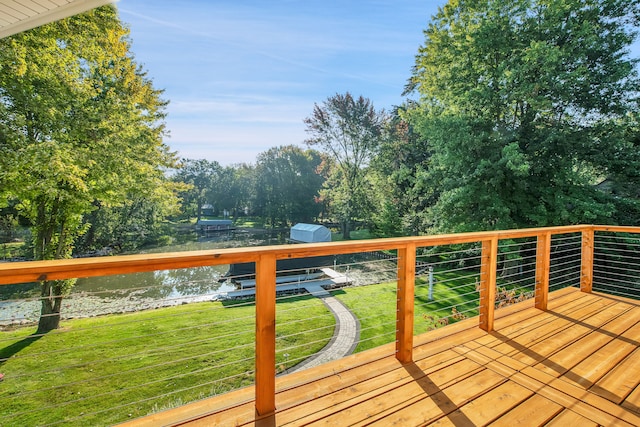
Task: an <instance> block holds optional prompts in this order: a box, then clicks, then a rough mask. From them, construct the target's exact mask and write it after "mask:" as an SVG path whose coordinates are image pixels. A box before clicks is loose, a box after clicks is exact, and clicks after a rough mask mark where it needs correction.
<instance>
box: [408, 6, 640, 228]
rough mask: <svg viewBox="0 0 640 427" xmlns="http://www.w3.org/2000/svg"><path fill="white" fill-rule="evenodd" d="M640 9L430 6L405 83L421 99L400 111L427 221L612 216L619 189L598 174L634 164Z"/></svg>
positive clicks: (446, 224) (459, 224)
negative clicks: (633, 48) (425, 196)
mask: <svg viewBox="0 0 640 427" xmlns="http://www.w3.org/2000/svg"><path fill="white" fill-rule="evenodd" d="M639 15H640V12H639V9H638V2H637V1H635V0H626V1H618V0H608V1H602V2H590V1H583V0H563V1H544V0H517V1H514V2H506V1H503V0H484V1H480V2H457V1H450V2H449V3H448V4H447V5H445V6H444V7H442V8H441V9H440V10H439V12H438V14H437V15H436V16H434V17H433V19H432V21H431V23H430V24H429V27H428V28H427V30H426V32H425V43H424V45H423V46H422V47H421V48H420V50H419V53H418V55H417V57H416V65H415V68H414V72H413V76H412V77H411V80H410V82H409V85H408V88H407V89H408V91H409V92H412V91H413V92H417V93H419V94H420V101H419V103H418V104H416V105H411V106H410V108H407V109H406V111H401V112H400V116H401V117H402V118H403V119H405V120H407V121H408V122H409V124H410V126H411V128H412V129H414V130H415V131H416V132H418V133H419V134H420V135H421V137H422V138H423V140H424V141H426V143H427V144H428V149H429V152H430V153H431V156H430V157H429V159H428V160H423V161H420V160H418V161H419V162H420V163H419V164H417V165H416V166H415V167H414V171H412V173H411V174H410V176H411V179H415V182H413V183H411V187H412V188H414V189H417V188H420V187H422V188H430V189H432V188H437V191H436V192H433V195H434V196H435V200H433V201H432V203H431V204H430V207H429V211H428V214H429V217H430V218H429V219H430V223H431V224H430V225H431V226H432V227H433V228H434V229H435V230H437V231H445V230H446V231H469V230H484V229H498V228H511V227H523V226H545V225H555V224H569V223H581V222H589V223H590V222H601V223H608V222H611V218H612V217H613V218H616V219H617V218H619V217H620V215H619V213H620V212H618V211H617V210H616V207H619V206H620V203H619V202H618V200H619V199H616V198H614V197H610V195H609V194H607V193H606V192H603V191H601V190H600V189H598V188H597V187H596V184H598V183H599V182H601V181H603V180H604V179H605V178H607V177H609V176H610V175H612V174H613V173H617V172H615V171H621V170H623V169H629V168H633V166H634V165H637V161H638V154H637V153H638V150H637V146H635V147H633V143H631V142H630V141H632V140H633V138H634V136H633V135H635V132H634V131H632V132H629V130H630V129H637V120H636V113H637V107H638V105H637V98H636V88H637V87H638V83H640V81H639V79H638V75H637V72H636V69H635V64H636V62H637V61H636V60H631V59H629V58H628V56H627V55H626V51H627V49H628V47H629V45H630V43H631V42H632V41H633V40H634V39H635V31H634V30H633V25H634V24H635V23H637V19H638V16H639ZM623 165H624V166H623ZM634 179H635V182H638V181H637V177H635V178H634ZM635 197H636V198H637V195H636V196H635ZM627 220H628V218H627ZM622 221H623V222H624V221H625V220H624V219H623V220H622Z"/></svg>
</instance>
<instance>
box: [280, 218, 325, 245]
mask: <svg viewBox="0 0 640 427" xmlns="http://www.w3.org/2000/svg"><path fill="white" fill-rule="evenodd" d="M290 239H291V240H294V241H296V242H304V243H314V242H330V241H331V231H330V230H329V229H328V228H327V227H325V226H323V225H318V224H305V223H303V222H300V223H298V224H296V225H294V226H293V227H291V232H290Z"/></svg>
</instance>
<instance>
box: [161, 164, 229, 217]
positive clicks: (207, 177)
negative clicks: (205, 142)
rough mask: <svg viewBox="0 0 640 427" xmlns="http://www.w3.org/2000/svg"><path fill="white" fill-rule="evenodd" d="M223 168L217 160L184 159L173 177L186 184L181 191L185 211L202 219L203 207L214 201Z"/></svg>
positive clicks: (176, 180)
mask: <svg viewBox="0 0 640 427" xmlns="http://www.w3.org/2000/svg"><path fill="white" fill-rule="evenodd" d="M222 170H223V169H222V166H220V164H219V163H218V162H216V161H209V160H205V159H197V160H193V159H184V160H183V162H182V165H181V167H180V169H178V172H177V173H176V174H175V176H174V177H173V180H174V181H175V182H179V183H182V184H186V185H184V187H183V189H182V191H181V192H180V197H181V199H182V210H183V212H189V213H192V214H193V215H192V216H195V217H196V218H197V220H200V218H201V217H202V207H203V206H204V205H206V204H207V203H212V202H213V199H214V192H215V191H216V188H217V187H218V186H219V181H220V177H221V175H222Z"/></svg>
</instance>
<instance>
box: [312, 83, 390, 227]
mask: <svg viewBox="0 0 640 427" xmlns="http://www.w3.org/2000/svg"><path fill="white" fill-rule="evenodd" d="M386 121H387V116H386V113H385V112H384V110H382V111H377V110H376V109H375V108H374V107H373V104H372V103H371V101H370V100H369V99H367V98H363V97H362V96H360V97H359V98H357V99H355V98H354V97H353V96H352V95H351V94H350V93H348V92H347V93H346V94H344V95H340V94H336V95H334V96H331V97H329V98H328V99H327V100H326V101H324V103H323V104H322V105H317V104H316V105H315V106H314V109H313V113H312V114H311V116H309V117H307V118H306V119H305V121H304V122H305V124H306V126H307V132H308V133H309V134H310V137H309V138H308V139H307V140H306V141H305V142H306V143H307V144H308V145H309V146H319V147H320V148H321V149H322V151H323V152H324V153H325V154H327V156H328V157H329V159H330V162H329V163H328V166H329V167H328V169H327V170H328V172H329V174H330V176H329V178H328V180H327V186H326V189H325V191H324V192H323V195H322V196H323V199H324V200H325V201H326V202H328V203H329V206H330V207H331V210H332V212H333V214H334V215H335V216H337V217H338V218H339V219H340V221H341V223H342V226H343V227H342V228H343V234H344V237H345V239H348V238H349V233H350V231H351V230H350V229H351V222H352V220H353V219H354V218H364V217H366V216H367V215H368V214H369V213H370V212H371V209H372V204H371V201H370V192H371V187H370V185H368V182H367V180H366V176H367V170H368V166H369V164H370V162H371V160H372V158H373V156H374V155H375V154H376V153H377V152H378V149H379V147H380V145H381V143H382V140H383V138H384V129H385V124H386Z"/></svg>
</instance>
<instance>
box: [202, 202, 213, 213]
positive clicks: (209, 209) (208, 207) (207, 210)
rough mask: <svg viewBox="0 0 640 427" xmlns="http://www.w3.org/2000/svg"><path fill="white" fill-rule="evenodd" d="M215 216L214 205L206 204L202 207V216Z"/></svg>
mask: <svg viewBox="0 0 640 427" xmlns="http://www.w3.org/2000/svg"><path fill="white" fill-rule="evenodd" d="M214 214H215V212H214V209H213V205H210V204H206V205H202V215H204V216H213V215H214Z"/></svg>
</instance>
